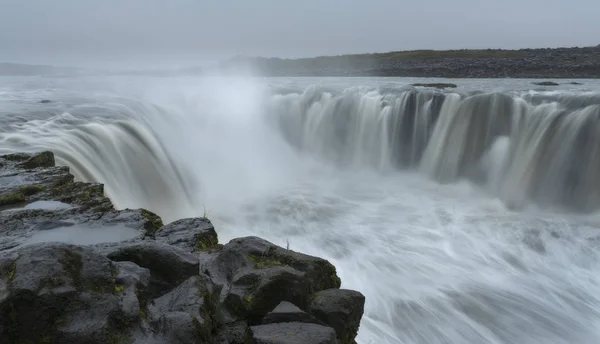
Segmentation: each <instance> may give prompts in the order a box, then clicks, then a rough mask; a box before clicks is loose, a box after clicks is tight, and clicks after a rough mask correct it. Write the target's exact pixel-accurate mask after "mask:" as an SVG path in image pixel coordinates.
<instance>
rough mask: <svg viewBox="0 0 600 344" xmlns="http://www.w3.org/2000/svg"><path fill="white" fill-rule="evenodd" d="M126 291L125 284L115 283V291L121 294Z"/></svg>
mask: <svg viewBox="0 0 600 344" xmlns="http://www.w3.org/2000/svg"><path fill="white" fill-rule="evenodd" d="M123 291H125V286H124V285H122V284H118V285H115V293H117V294H120V293H122V292H123Z"/></svg>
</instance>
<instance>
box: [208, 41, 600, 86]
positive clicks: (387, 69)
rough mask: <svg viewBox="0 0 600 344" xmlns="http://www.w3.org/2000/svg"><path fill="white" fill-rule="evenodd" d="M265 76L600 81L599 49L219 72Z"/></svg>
mask: <svg viewBox="0 0 600 344" xmlns="http://www.w3.org/2000/svg"><path fill="white" fill-rule="evenodd" d="M248 67H251V68H252V70H254V71H257V72H258V73H260V74H262V75H265V76H374V77H375V76H379V77H436V78H600V46H596V47H584V48H557V49H521V50H501V49H486V50H466V49H465V50H447V51H437V50H416V51H395V52H389V53H377V54H356V55H341V56H321V57H314V58H301V59H280V58H263V57H238V58H234V59H231V60H228V61H224V62H222V63H221V64H220V66H219V67H218V69H219V70H221V71H227V72H236V71H239V70H244V69H245V68H248Z"/></svg>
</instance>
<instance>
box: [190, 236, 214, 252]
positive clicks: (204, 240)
mask: <svg viewBox="0 0 600 344" xmlns="http://www.w3.org/2000/svg"><path fill="white" fill-rule="evenodd" d="M195 241H196V244H195V245H194V250H195V251H206V250H208V249H213V248H218V245H219V242H218V239H217V238H216V237H214V236H212V235H196V237H195Z"/></svg>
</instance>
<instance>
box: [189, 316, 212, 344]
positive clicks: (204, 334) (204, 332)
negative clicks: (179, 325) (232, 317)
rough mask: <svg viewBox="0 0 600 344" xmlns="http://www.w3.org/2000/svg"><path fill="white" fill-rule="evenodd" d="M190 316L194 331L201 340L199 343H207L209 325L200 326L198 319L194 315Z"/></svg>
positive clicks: (209, 332)
mask: <svg viewBox="0 0 600 344" xmlns="http://www.w3.org/2000/svg"><path fill="white" fill-rule="evenodd" d="M190 316H191V317H192V323H193V324H194V328H195V330H196V333H197V334H198V337H199V338H200V339H201V340H202V341H201V343H208V342H209V341H210V334H211V331H210V327H208V326H202V324H201V323H200V321H199V320H198V319H197V318H196V317H195V316H193V315H190Z"/></svg>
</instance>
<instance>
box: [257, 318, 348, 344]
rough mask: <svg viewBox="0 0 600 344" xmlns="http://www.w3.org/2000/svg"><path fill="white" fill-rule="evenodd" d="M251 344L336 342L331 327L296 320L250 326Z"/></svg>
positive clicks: (324, 343) (330, 343) (316, 343)
mask: <svg viewBox="0 0 600 344" xmlns="http://www.w3.org/2000/svg"><path fill="white" fill-rule="evenodd" d="M250 329H251V331H252V343H253V344H308V343H310V344H337V343H338V342H337V340H336V338H335V331H334V330H333V329H332V328H331V327H325V326H321V325H316V324H305V323H298V322H290V323H280V324H268V325H259V326H252V327H251V328H250Z"/></svg>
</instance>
